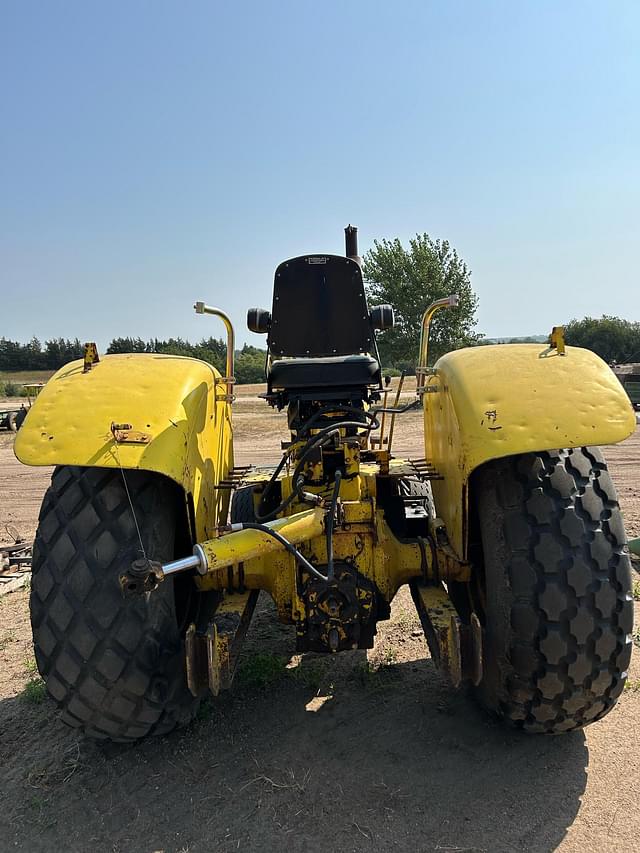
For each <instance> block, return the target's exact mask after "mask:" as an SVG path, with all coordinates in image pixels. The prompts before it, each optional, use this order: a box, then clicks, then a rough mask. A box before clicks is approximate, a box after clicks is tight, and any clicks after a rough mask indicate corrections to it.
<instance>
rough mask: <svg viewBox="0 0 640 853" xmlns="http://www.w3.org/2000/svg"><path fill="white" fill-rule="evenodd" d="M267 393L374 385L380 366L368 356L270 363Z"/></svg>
mask: <svg viewBox="0 0 640 853" xmlns="http://www.w3.org/2000/svg"><path fill="white" fill-rule="evenodd" d="M267 381H268V385H269V389H270V390H271V389H273V390H278V391H280V390H286V391H289V390H293V389H299V388H343V387H345V386H348V387H350V388H351V387H354V386H358V387H362V388H366V387H368V386H370V385H378V384H379V383H380V364H379V363H378V361H377V359H375V358H373V357H372V356H370V355H338V356H332V357H331V358H284V359H279V360H278V361H274V362H273V363H272V364H271V369H270V371H269V375H268V377H267Z"/></svg>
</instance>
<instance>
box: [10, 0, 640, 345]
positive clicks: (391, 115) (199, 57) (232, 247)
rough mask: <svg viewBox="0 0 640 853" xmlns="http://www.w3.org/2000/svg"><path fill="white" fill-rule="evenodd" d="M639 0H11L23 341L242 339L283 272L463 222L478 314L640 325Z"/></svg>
mask: <svg viewBox="0 0 640 853" xmlns="http://www.w3.org/2000/svg"><path fill="white" fill-rule="evenodd" d="M639 198H640V3H638V2H635V1H634V2H604V0H601V2H598V3H593V2H584V0H580V2H568V0H563V2H545V0H536V2H513V0H504V2H480V0H468V2H452V0H441V2H433V1H432V0H417V2H402V0H397V1H396V2H391V1H390V0H386V2H374V0H342V2H334V1H333V0H323V2H320V0H313V2H310V1H308V0H295V2H290V0H277V2H276V0H272V2H269V3H267V2H262V3H257V2H235V3H234V2H226V3H218V2H213V0H211V1H210V2H196V0H189V2H188V1H187V0H182V2H162V0H148V1H147V2H142V0H126V2H124V0H122V2H119V1H118V0H111V2H95V0H82V2H65V1H64V0H56V2H54V0H42V2H36V1H35V0H2V2H0V292H1V300H0V335H4V336H6V337H11V338H13V339H18V340H23V341H25V340H27V339H29V338H30V337H31V336H32V335H37V336H38V337H39V338H41V339H45V338H48V337H57V336H65V337H76V336H77V337H79V338H81V339H83V340H88V339H95V340H97V341H98V342H99V343H100V344H101V346H104V345H105V344H106V342H108V341H109V340H110V338H111V337H113V336H118V335H123V336H124V335H139V336H141V337H143V338H148V337H152V336H158V337H161V338H162V337H168V336H170V335H173V336H182V337H186V338H189V339H191V340H196V339H199V338H200V337H202V336H203V335H207V336H208V335H209V334H215V335H216V336H218V335H220V334H221V332H222V329H221V327H220V326H218V325H217V323H216V321H215V320H213V319H211V318H203V317H196V316H195V314H193V312H192V309H191V304H192V302H193V301H194V300H195V299H204V300H205V301H207V302H209V303H212V304H217V305H219V306H220V307H223V308H225V309H226V310H228V311H229V312H230V313H231V316H232V319H233V320H234V322H235V323H236V325H237V331H238V338H239V340H240V341H243V340H251V342H253V343H256V344H260V343H261V340H262V339H261V338H259V337H257V336H254V335H251V334H250V333H249V332H247V331H245V312H246V309H247V307H250V306H252V305H263V306H266V307H268V306H269V305H270V301H271V300H270V296H271V286H272V276H273V270H274V268H275V266H276V265H277V263H278V262H279V261H280V260H283V259H285V258H287V257H291V256H293V255H298V254H302V253H304V252H307V251H320V252H335V253H342V251H343V230H342V229H343V227H344V226H345V225H346V224H347V223H348V222H351V223H354V224H356V225H358V226H359V228H360V248H361V252H362V251H363V250H365V249H366V248H367V247H368V246H370V245H371V243H372V241H373V239H374V238H381V237H389V238H393V237H396V236H398V237H400V238H401V239H402V240H407V239H408V238H409V237H411V236H412V235H413V234H414V233H415V232H417V231H420V232H422V231H427V232H429V233H430V234H431V235H432V236H433V237H444V238H446V239H448V240H449V241H450V242H451V243H452V245H454V246H455V247H456V248H457V250H458V252H459V253H460V255H461V256H462V257H463V258H464V259H465V260H466V261H467V263H468V265H469V266H470V268H471V270H472V281H473V285H474V287H475V289H476V292H477V293H478V295H479V297H480V309H479V324H478V329H479V331H481V332H484V333H485V334H487V335H488V336H507V335H525V334H534V333H545V332H547V331H549V330H550V328H551V326H552V325H553V324H554V323H559V322H563V321H566V320H569V319H570V318H572V317H581V316H584V315H585V314H591V315H596V316H599V315H600V314H602V313H611V314H616V315H619V316H623V317H626V318H628V319H632V320H640V286H639V282H638V250H639V249H640V233H639V217H638V212H639Z"/></svg>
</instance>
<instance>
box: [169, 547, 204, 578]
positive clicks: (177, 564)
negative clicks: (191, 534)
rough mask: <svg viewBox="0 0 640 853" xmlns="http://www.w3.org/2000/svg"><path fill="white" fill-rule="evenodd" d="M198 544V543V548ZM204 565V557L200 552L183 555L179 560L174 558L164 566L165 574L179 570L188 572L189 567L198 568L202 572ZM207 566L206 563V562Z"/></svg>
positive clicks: (176, 572) (174, 573)
mask: <svg viewBox="0 0 640 853" xmlns="http://www.w3.org/2000/svg"><path fill="white" fill-rule="evenodd" d="M197 547H198V546H197V545H196V548H197ZM201 567H202V557H201V556H200V554H199V553H195V554H193V555H192V556H191V557H181V558H180V559H179V560H173V561H172V562H171V563H165V564H164V565H163V566H162V574H163V575H165V576H166V575H176V574H178V572H187V571H189V569H198V571H199V572H200V574H202V571H201ZM205 567H206V563H205Z"/></svg>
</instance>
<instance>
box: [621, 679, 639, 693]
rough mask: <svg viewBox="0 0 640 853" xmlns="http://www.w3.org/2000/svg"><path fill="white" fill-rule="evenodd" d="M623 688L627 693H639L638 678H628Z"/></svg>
mask: <svg viewBox="0 0 640 853" xmlns="http://www.w3.org/2000/svg"><path fill="white" fill-rule="evenodd" d="M624 689H625V690H626V691H627V692H629V693H640V678H630V679H629V680H628V681H627V683H626V684H625V686H624Z"/></svg>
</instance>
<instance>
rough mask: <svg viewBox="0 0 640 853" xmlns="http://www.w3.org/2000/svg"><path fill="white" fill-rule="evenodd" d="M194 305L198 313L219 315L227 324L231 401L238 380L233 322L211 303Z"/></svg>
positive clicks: (228, 384)
mask: <svg viewBox="0 0 640 853" xmlns="http://www.w3.org/2000/svg"><path fill="white" fill-rule="evenodd" d="M193 307H194V309H195V312H196V314H213V316H214V317H219V318H220V319H221V320H222V322H223V323H224V325H225V328H226V330H227V366H226V376H225V377H224V381H225V383H226V385H227V399H228V400H229V401H231V400H233V385H234V383H235V381H236V380H235V377H234V375H233V369H234V354H235V332H234V331H233V324H232V322H231V320H230V319H229V316H228V315H227V314H225V312H224V311H222V310H221V309H220V308H212V307H211V305H205V303H204V302H195V303H194V306H193Z"/></svg>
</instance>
